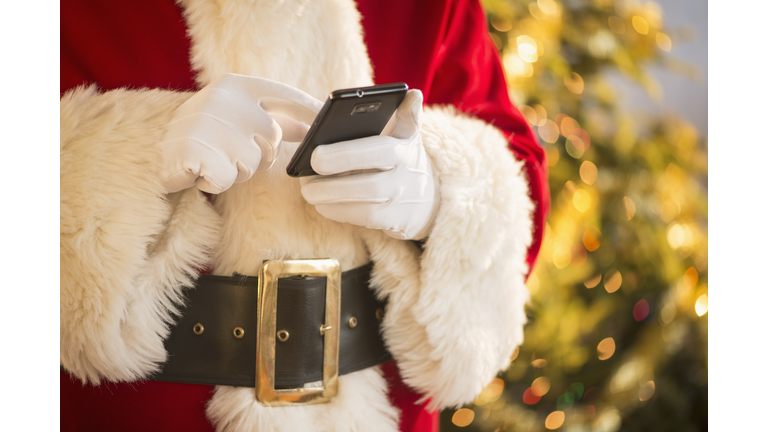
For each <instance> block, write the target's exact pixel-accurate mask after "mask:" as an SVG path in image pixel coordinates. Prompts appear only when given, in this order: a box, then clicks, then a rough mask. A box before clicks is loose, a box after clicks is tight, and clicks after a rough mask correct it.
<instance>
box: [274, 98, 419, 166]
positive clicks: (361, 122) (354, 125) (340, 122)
mask: <svg viewBox="0 0 768 432" xmlns="http://www.w3.org/2000/svg"><path fill="white" fill-rule="evenodd" d="M407 91H408V86H407V85H406V84H405V83H394V84H382V85H377V86H371V87H360V88H352V89H343V90H336V91H334V92H333V93H331V95H330V96H329V97H328V99H327V100H326V101H325V105H323V108H322V110H320V113H318V115H317V117H316V118H315V121H314V122H313V123H312V126H311V127H310V128H309V131H307V135H306V136H305V137H304V140H303V141H302V142H301V145H299V148H298V149H297V150H296V153H294V155H293V158H292V159H291V161H290V162H289V163H288V168H287V169H286V171H287V173H288V175H289V176H291V177H303V176H308V175H317V173H316V172H315V171H314V170H313V169H312V166H311V164H310V160H311V158H312V152H313V151H314V150H315V148H316V147H317V146H319V145H328V144H333V143H337V142H341V141H349V140H353V139H359V138H365V137H369V136H374V135H379V134H380V133H381V131H382V130H384V126H386V125H387V122H388V121H389V119H390V118H391V117H392V115H393V114H394V113H395V111H396V110H397V107H398V106H400V103H401V102H402V101H403V99H404V98H405V93H406V92H407Z"/></svg>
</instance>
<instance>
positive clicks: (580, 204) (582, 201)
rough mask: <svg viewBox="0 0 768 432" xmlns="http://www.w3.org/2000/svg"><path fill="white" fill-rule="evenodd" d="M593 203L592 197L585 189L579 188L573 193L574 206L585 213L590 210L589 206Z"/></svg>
mask: <svg viewBox="0 0 768 432" xmlns="http://www.w3.org/2000/svg"><path fill="white" fill-rule="evenodd" d="M591 205H592V197H591V196H590V195H589V192H587V191H586V190H585V189H579V190H577V191H576V193H575V194H573V206H574V207H576V210H578V211H580V212H582V213H584V212H585V211H587V210H589V206H591Z"/></svg>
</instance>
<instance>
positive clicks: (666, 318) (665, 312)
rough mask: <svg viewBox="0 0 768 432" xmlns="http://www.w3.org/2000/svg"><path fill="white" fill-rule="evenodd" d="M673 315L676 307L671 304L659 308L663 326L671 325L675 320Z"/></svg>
mask: <svg viewBox="0 0 768 432" xmlns="http://www.w3.org/2000/svg"><path fill="white" fill-rule="evenodd" d="M675 315H677V307H676V306H675V304H674V303H673V302H669V303H667V304H666V305H665V306H664V307H663V308H661V321H662V322H663V323H664V324H669V323H671V322H672V320H673V319H675Z"/></svg>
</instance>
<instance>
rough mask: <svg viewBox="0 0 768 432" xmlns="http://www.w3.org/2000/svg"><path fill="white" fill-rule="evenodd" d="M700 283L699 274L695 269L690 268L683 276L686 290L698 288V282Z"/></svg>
mask: <svg viewBox="0 0 768 432" xmlns="http://www.w3.org/2000/svg"><path fill="white" fill-rule="evenodd" d="M698 281H699V272H697V271H696V269H695V268H693V267H688V270H686V271H685V274H684V275H683V284H684V285H685V287H686V288H688V289H691V288H693V287H695V286H696V282H698Z"/></svg>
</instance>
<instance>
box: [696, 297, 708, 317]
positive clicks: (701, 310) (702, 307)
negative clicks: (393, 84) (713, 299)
mask: <svg viewBox="0 0 768 432" xmlns="http://www.w3.org/2000/svg"><path fill="white" fill-rule="evenodd" d="M708 311H709V299H708V298H707V295H706V294H702V295H700V296H699V298H698V299H696V315H698V316H703V315H704V314H705V313H707V312H708Z"/></svg>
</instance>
